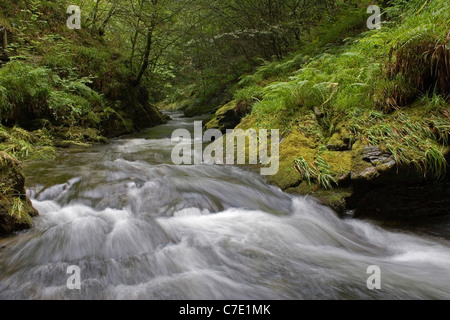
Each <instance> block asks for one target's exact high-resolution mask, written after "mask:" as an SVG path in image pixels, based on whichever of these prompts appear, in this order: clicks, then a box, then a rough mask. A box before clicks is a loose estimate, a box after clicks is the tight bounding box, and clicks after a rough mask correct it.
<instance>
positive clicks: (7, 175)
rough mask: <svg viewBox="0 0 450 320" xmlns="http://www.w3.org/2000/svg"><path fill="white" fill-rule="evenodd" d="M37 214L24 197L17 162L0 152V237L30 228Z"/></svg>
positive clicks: (21, 175)
mask: <svg viewBox="0 0 450 320" xmlns="http://www.w3.org/2000/svg"><path fill="white" fill-rule="evenodd" d="M36 216H38V212H37V210H36V209H34V208H33V206H32V204H31V201H30V200H29V199H28V198H27V196H26V191H25V178H24V176H23V174H22V166H21V165H20V163H19V161H17V160H16V159H14V158H12V157H11V156H9V155H8V154H7V153H5V152H0V237H4V236H8V235H11V234H12V233H14V232H17V231H21V230H25V229H28V228H31V226H32V224H33V220H32V218H33V217H36Z"/></svg>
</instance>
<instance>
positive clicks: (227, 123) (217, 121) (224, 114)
mask: <svg viewBox="0 0 450 320" xmlns="http://www.w3.org/2000/svg"><path fill="white" fill-rule="evenodd" d="M236 106H237V102H236V101H231V102H229V103H227V104H226V105H224V106H223V107H221V108H220V109H219V110H217V112H216V114H215V116H214V117H213V118H212V119H211V121H209V122H208V123H207V124H206V125H205V129H206V130H209V129H219V130H220V131H222V132H225V131H226V130H227V129H234V128H235V127H236V126H237V125H238V124H239V123H240V121H241V118H240V117H239V116H238V115H237V114H236Z"/></svg>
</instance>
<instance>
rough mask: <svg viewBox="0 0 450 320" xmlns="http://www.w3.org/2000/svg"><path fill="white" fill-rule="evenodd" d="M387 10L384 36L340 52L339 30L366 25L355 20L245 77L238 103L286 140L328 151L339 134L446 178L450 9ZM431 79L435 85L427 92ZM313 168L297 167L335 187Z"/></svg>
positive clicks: (411, 5)
mask: <svg viewBox="0 0 450 320" xmlns="http://www.w3.org/2000/svg"><path fill="white" fill-rule="evenodd" d="M391 3H392V4H393V6H392V7H389V8H387V9H386V12H385V13H384V15H383V17H384V20H385V22H386V23H385V24H384V25H383V28H382V29H381V30H373V31H365V32H363V33H361V34H360V35H359V36H356V37H354V38H350V39H345V41H341V43H340V45H336V43H339V41H337V39H339V37H338V35H337V34H335V33H336V32H338V31H336V30H339V28H340V27H342V28H343V29H346V30H349V29H352V27H351V25H353V26H354V28H356V29H357V28H358V27H359V26H360V22H361V21H359V20H360V18H361V17H359V18H358V17H355V18H354V20H351V21H346V22H345V23H343V25H342V26H340V27H339V28H337V29H336V30H334V29H333V30H330V34H329V35H328V38H327V37H325V38H323V39H318V40H317V41H316V42H317V43H316V44H314V43H312V44H310V45H308V46H307V47H305V48H304V49H303V51H300V52H298V53H297V54H295V55H293V56H292V57H293V58H290V59H285V60H283V61H279V62H271V63H266V64H265V65H263V66H262V67H260V68H258V69H257V70H256V72H255V73H254V74H252V75H246V76H244V77H242V78H241V82H240V83H239V90H238V91H236V93H235V98H241V99H246V101H247V102H248V103H249V104H250V105H251V106H250V108H251V109H252V110H253V116H254V117H255V118H256V120H257V123H256V127H259V128H278V129H281V131H282V132H283V133H288V132H290V130H291V127H292V126H294V125H299V126H300V128H301V129H300V130H302V127H305V128H306V129H305V130H303V131H305V134H308V135H310V136H311V135H312V136H315V137H316V138H317V139H319V141H320V143H322V144H326V141H327V139H329V138H330V137H331V136H332V135H333V134H334V133H335V132H336V130H341V129H342V130H343V131H344V132H345V133H346V134H348V136H349V137H350V139H351V140H352V143H355V142H356V141H362V142H364V143H367V144H370V145H375V146H378V147H380V148H382V149H383V150H386V151H388V152H389V153H391V154H392V156H393V158H395V160H396V161H397V164H398V165H399V166H414V167H415V168H416V169H417V170H418V171H419V172H421V173H422V174H423V175H424V176H426V177H433V178H436V179H438V178H440V177H442V176H444V175H445V173H446V169H447V166H448V164H447V163H446V160H445V154H446V153H447V147H448V141H449V129H450V128H449V127H450V121H449V118H450V117H449V115H450V111H449V110H450V108H449V98H450V95H446V94H445V90H446V89H445V86H448V83H446V82H445V81H444V80H443V79H445V72H448V70H450V68H448V59H447V58H445V57H446V54H447V57H448V52H447V53H445V50H447V51H448V48H447V49H445V48H446V47H445V44H446V43H447V42H448V40H447V39H446V37H447V35H448V32H449V25H450V24H449V23H450V2H448V1H444V0H434V1H424V0H413V1H407V2H406V1H400V0H398V1H392V2H391ZM321 32H323V33H325V34H326V31H321ZM326 43H332V45H331V46H327V45H326ZM319 48H321V49H319ZM427 54H428V55H427ZM311 55H314V56H312V57H311ZM446 59H447V60H446ZM445 61H446V62H445ZM427 76H430V77H432V79H433V80H432V81H434V82H432V83H431V86H430V85H428V86H427V85H426V83H427V81H426V80H424V79H426V77H427ZM254 92H257V95H256V94H254ZM255 96H257V98H254V97H255ZM311 114H313V115H314V114H317V115H318V116H319V115H320V118H318V125H316V126H312V127H311V126H309V125H308V123H309V122H308V121H306V120H305V119H306V118H308V117H309V116H310V115H311ZM305 121H306V122H305ZM306 131H309V132H306ZM285 135H286V134H285ZM319 162H320V161H319ZM317 165H318V163H315V164H307V163H306V162H305V161H304V159H303V160H302V159H298V161H297V162H296V163H295V166H296V169H297V170H298V171H299V172H300V173H301V174H302V175H303V176H304V177H305V179H306V180H308V181H309V180H310V179H313V180H314V179H316V180H317V179H318V180H321V181H320V182H319V184H320V185H322V187H328V186H329V185H330V184H332V181H330V179H328V178H327V169H326V166H323V167H322V169H323V170H322V171H323V172H324V176H323V177H320V173H321V172H322V171H321V170H318V169H317Z"/></svg>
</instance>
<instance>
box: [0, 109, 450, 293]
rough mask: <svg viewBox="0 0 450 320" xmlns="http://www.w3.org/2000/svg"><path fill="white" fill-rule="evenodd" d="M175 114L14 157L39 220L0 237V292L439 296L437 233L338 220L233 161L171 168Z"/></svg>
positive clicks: (446, 247)
mask: <svg viewBox="0 0 450 320" xmlns="http://www.w3.org/2000/svg"><path fill="white" fill-rule="evenodd" d="M172 116H173V120H172V121H170V122H169V123H168V124H167V125H163V126H159V127H156V128H152V129H148V130H145V131H143V132H141V133H139V134H135V135H131V136H126V137H122V138H119V139H115V140H113V141H112V142H111V143H110V144H108V145H98V146H94V147H92V148H81V147H80V148H78V147H77V148H71V149H68V150H64V151H62V152H60V153H59V154H58V156H57V158H56V160H52V161H39V162H28V163H26V164H25V173H26V176H27V179H28V180H27V185H28V188H29V190H28V192H29V195H30V197H31V198H32V201H33V204H34V206H35V207H36V208H37V209H38V210H39V212H40V217H38V218H36V219H35V226H34V227H33V229H31V230H29V231H26V232H23V233H21V234H18V235H15V236H13V237H10V238H7V239H3V240H1V241H0V299H189V300H191V299H200V300H203V299H227V300H228V299H232V300H237V299H239V300H240V299H263V300H266V299H270V300H271V299H274V300H275V299H450V271H449V268H450V242H449V241H448V240H446V239H448V238H446V237H444V236H442V235H439V234H438V235H435V236H433V235H430V234H427V233H422V232H412V231H408V230H406V231H400V230H393V229H386V228H382V227H380V226H379V225H376V224H375V223H373V222H370V221H359V220H353V219H340V218H338V216H337V215H336V214H335V213H334V212H333V211H332V210H330V209H328V208H326V207H323V206H321V205H319V204H317V203H316V202H315V201H314V200H313V199H312V198H308V197H298V196H292V195H288V194H285V193H283V192H282V191H281V190H279V189H278V188H275V187H273V186H269V185H267V184H266V183H265V182H264V179H263V178H262V177H261V176H259V175H258V173H257V172H253V171H249V170H246V169H244V168H238V167H233V166H213V165H192V166H175V165H172V164H171V157H170V155H171V151H172V148H173V147H174V145H175V143H174V142H171V140H170V137H171V134H172V132H173V131H174V130H175V129H179V128H187V129H190V130H193V121H194V120H196V119H195V118H194V119H184V118H182V117H181V115H177V114H173V115H172ZM197 120H198V119H197ZM72 265H75V266H78V267H79V268H80V271H81V290H69V289H68V288H67V285H66V283H67V279H68V277H69V276H70V274H67V268H68V267H69V266H72ZM373 265H375V266H378V267H379V268H380V270H381V276H380V280H381V290H370V289H368V287H367V279H368V278H369V276H370V275H371V274H368V273H367V269H368V267H369V266H373Z"/></svg>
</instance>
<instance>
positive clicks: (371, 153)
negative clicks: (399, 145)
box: [363, 146, 395, 168]
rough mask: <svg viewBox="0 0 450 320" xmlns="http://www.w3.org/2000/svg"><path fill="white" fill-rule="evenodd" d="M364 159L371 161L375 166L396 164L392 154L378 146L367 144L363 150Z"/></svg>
mask: <svg viewBox="0 0 450 320" xmlns="http://www.w3.org/2000/svg"><path fill="white" fill-rule="evenodd" d="M363 160H364V161H367V162H370V163H371V164H373V165H374V166H376V167H378V166H387V167H389V168H391V167H393V166H395V160H394V159H393V158H392V156H391V155H390V154H389V153H387V152H384V151H382V150H380V149H379V148H377V147H373V146H367V147H366V148H365V149H364V152H363Z"/></svg>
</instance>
